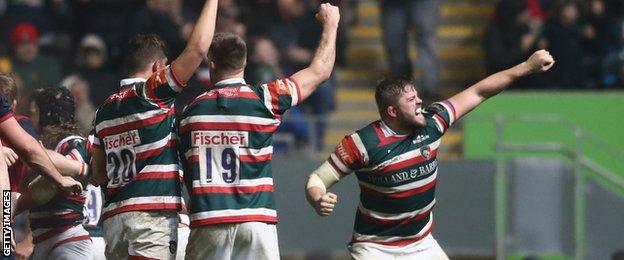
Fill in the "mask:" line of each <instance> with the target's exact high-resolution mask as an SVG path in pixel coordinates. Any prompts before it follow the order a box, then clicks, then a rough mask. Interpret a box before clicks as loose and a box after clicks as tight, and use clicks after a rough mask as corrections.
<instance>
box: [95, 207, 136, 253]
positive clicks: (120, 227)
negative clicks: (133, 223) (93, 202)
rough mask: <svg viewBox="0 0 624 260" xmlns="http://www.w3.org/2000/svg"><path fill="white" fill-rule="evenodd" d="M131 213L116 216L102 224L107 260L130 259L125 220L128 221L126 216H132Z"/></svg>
mask: <svg viewBox="0 0 624 260" xmlns="http://www.w3.org/2000/svg"><path fill="white" fill-rule="evenodd" d="M130 213H132V212H124V213H120V214H116V215H114V216H111V217H109V218H107V219H105V220H104V221H103V222H102V229H103V231H104V241H105V243H106V245H105V251H104V254H105V255H106V259H126V258H128V240H127V239H126V233H125V227H126V223H125V222H124V219H126V215H131V214H130ZM130 217H132V216H130Z"/></svg>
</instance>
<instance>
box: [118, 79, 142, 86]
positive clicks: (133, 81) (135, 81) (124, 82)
mask: <svg viewBox="0 0 624 260" xmlns="http://www.w3.org/2000/svg"><path fill="white" fill-rule="evenodd" d="M145 81H146V80H145V79H144V78H127V79H122V80H121V82H120V83H119V84H120V85H121V86H126V85H130V84H133V83H137V82H145Z"/></svg>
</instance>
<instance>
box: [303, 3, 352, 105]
mask: <svg viewBox="0 0 624 260" xmlns="http://www.w3.org/2000/svg"><path fill="white" fill-rule="evenodd" d="M316 19H317V20H319V21H320V22H321V23H322V24H323V33H322V34H321V40H320V41H319V46H318V47H317V48H316V52H315V53H314V57H312V62H311V63H310V65H309V66H308V67H307V68H305V69H303V70H300V71H298V72H297V73H295V74H294V75H292V77H291V78H292V79H293V80H295V82H297V84H299V88H300V91H301V97H300V100H304V99H306V98H307V97H308V96H310V94H312V92H314V90H315V89H316V88H317V87H318V86H319V85H320V84H321V83H323V82H324V81H326V80H327V79H329V76H330V75H331V72H332V70H333V69H334V61H335V60H336V33H337V31H338V21H340V13H339V11H338V7H336V6H333V5H331V4H321V6H320V8H319V11H318V13H317V14H316Z"/></svg>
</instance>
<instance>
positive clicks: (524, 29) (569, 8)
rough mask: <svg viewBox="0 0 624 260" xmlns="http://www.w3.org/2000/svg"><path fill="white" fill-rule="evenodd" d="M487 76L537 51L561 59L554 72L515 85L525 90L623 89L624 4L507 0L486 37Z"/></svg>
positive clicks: (618, 1) (596, 0)
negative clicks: (545, 51) (543, 51)
mask: <svg viewBox="0 0 624 260" xmlns="http://www.w3.org/2000/svg"><path fill="white" fill-rule="evenodd" d="M484 41H485V54H486V66H487V71H488V73H492V72H495V71H498V70H501V69H505V68H507V67H509V66H510V65H512V64H516V63H518V62H520V61H522V60H524V59H526V57H528V56H529V55H530V54H531V53H533V52H534V51H535V50H538V49H548V50H549V51H550V53H551V54H552V55H553V57H554V58H555V60H556V61H557V65H556V66H555V67H554V68H553V70H552V72H550V73H546V74H543V75H537V76H533V77H530V78H527V79H526V80H524V81H522V82H519V83H518V84H516V85H517V86H518V87H522V88H527V87H528V88H542V89H543V88H550V89H553V88H554V89H560V90H561V89H587V90H598V89H609V88H611V89H613V88H619V89H622V88H624V1H622V0H584V1H574V0H503V1H500V2H498V3H497V5H496V9H495V15H494V17H493V19H492V21H491V23H490V24H489V25H488V27H487V29H486V34H485V39H484Z"/></svg>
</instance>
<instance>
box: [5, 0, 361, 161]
mask: <svg viewBox="0 0 624 260" xmlns="http://www.w3.org/2000/svg"><path fill="white" fill-rule="evenodd" d="M203 2H204V1H203V0H75V1H74V0H22V1H11V0H0V35H1V36H2V37H1V38H0V39H5V40H4V41H0V72H4V73H12V74H13V75H14V76H15V78H17V79H18V81H19V86H20V98H19V100H20V102H18V108H17V111H18V112H19V113H22V114H27V113H28V109H29V107H28V104H29V102H28V99H29V96H30V95H31V93H32V91H33V90H34V89H37V88H42V87H50V86H58V85H59V84H60V85H63V86H65V87H68V88H69V89H70V90H71V91H72V93H73V94H74V96H75V99H76V105H77V111H76V113H77V118H78V121H79V124H80V126H81V127H83V128H84V130H85V131H88V130H89V129H90V128H91V126H90V125H91V121H92V119H93V116H94V111H95V109H96V108H97V107H98V106H99V105H100V104H102V102H104V100H105V99H106V98H107V97H108V96H109V95H110V94H111V93H112V92H113V91H114V90H116V89H117V88H118V86H119V80H120V79H122V78H123V77H124V76H125V73H124V68H122V67H121V66H120V64H121V62H122V59H123V56H124V44H125V43H126V42H127V40H128V39H129V38H130V37H131V36H133V35H135V34H138V33H156V34H158V35H159V36H160V37H162V38H163V40H164V41H165V42H166V43H167V45H168V56H169V57H175V56H176V55H178V54H179V53H180V52H181V51H182V49H183V48H184V46H185V43H186V40H187V39H188V37H189V36H190V34H191V30H192V28H193V24H192V22H193V21H195V20H196V18H197V16H198V15H199V10H200V8H201V6H202V4H203ZM319 2H321V1H318V0H276V1H272V0H250V1H239V0H221V1H219V12H218V14H219V15H218V18H217V31H227V32H233V33H236V34H238V35H240V36H241V37H243V39H245V40H246V42H248V49H249V55H248V57H249V61H248V64H249V66H248V71H246V79H247V81H248V82H247V83H249V84H260V83H266V82H269V81H271V80H273V79H275V78H279V77H287V76H289V75H291V74H292V73H294V72H295V71H297V70H299V69H302V68H303V67H305V66H307V65H308V64H309V62H310V60H311V58H312V56H313V54H314V53H313V52H314V50H315V48H316V45H317V41H318V39H319V38H320V33H321V30H322V28H321V25H320V23H318V22H317V21H316V20H315V17H314V13H315V11H316V8H318V6H319ZM342 2H345V3H352V2H354V1H351V2H349V1H342ZM344 5H348V4H344ZM348 10H349V8H346V7H343V12H346V13H348V12H349V11H348ZM345 17H347V16H345ZM344 20H345V21H347V20H348V18H346V19H344ZM344 35H345V34H344V33H340V36H339V38H340V39H339V40H338V41H339V43H338V45H339V47H338V49H339V50H338V53H339V54H338V56H339V57H338V61H337V63H338V64H344V58H343V57H344V55H343V53H344V49H345V44H346V41H345V37H344ZM207 69H208V66H207V64H203V65H202V68H200V69H199V70H198V73H197V74H196V76H195V78H194V79H193V80H191V81H190V82H189V87H188V89H187V90H186V91H185V93H184V94H183V95H181V97H180V98H179V99H178V101H177V104H176V106H177V107H178V110H177V112H178V113H180V112H181V110H182V108H183V107H184V106H185V105H186V104H187V103H188V102H190V100H192V99H193V98H194V97H195V96H197V95H198V94H199V93H201V92H203V91H205V87H207V86H210V79H209V76H208V75H209V73H208V71H207ZM333 108H334V80H330V81H328V82H327V83H325V84H324V86H322V87H320V88H319V89H318V90H317V91H316V92H315V93H314V94H313V96H312V97H311V98H310V99H309V100H307V101H306V102H305V103H304V104H303V105H302V107H301V108H300V109H299V108H298V109H296V110H295V109H293V111H291V112H290V114H289V115H288V117H287V118H288V119H289V120H288V121H286V122H285V123H284V124H283V125H282V126H281V127H280V128H281V129H280V130H281V131H282V132H289V133H292V134H293V135H294V136H295V138H294V140H295V141H296V142H298V144H301V143H309V142H310V140H315V142H314V143H313V144H310V145H311V146H314V148H316V149H321V148H322V141H321V140H322V137H323V135H324V131H325V121H326V120H315V121H312V122H313V123H311V124H312V125H309V124H310V123H308V121H306V120H304V119H303V115H308V117H309V116H312V117H313V118H317V119H326V118H327V116H328V113H329V112H330V111H331V110H332V109H333ZM311 135H314V136H311ZM297 146H299V145H297Z"/></svg>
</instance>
